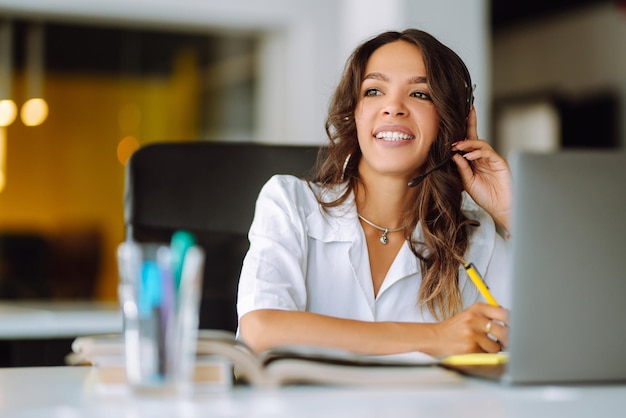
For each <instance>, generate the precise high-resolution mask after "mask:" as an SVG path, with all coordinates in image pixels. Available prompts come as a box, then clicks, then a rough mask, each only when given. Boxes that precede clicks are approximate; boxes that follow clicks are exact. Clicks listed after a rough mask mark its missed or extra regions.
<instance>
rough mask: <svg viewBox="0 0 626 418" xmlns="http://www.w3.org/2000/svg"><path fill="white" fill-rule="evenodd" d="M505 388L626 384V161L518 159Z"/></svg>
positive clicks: (583, 154)
mask: <svg viewBox="0 0 626 418" xmlns="http://www.w3.org/2000/svg"><path fill="white" fill-rule="evenodd" d="M509 162H510V165H511V170H512V174H513V183H514V188H513V193H514V208H513V220H512V228H511V233H512V237H511V239H512V243H511V256H512V257H511V261H512V263H511V269H512V270H511V272H512V274H511V279H512V286H511V291H512V295H511V296H512V297H511V303H512V306H510V307H509V308H510V309H511V313H510V318H509V324H510V329H509V346H508V347H507V351H508V353H509V356H508V363H506V364H497V365H494V366H478V367H468V368H464V369H463V370H461V371H463V372H465V373H467V374H475V375H476V374H477V375H480V376H482V377H489V378H493V379H499V380H500V381H501V382H503V383H505V384H551V383H590V382H619V381H626V153H624V152H622V151H613V152H609V151H590V150H585V151H561V152H558V153H553V154H545V153H543V154H540V153H531V152H518V153H516V154H513V155H512V156H511V158H510V161H509Z"/></svg>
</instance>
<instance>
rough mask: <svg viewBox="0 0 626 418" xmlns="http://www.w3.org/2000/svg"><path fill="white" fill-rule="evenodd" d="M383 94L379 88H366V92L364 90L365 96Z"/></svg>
mask: <svg viewBox="0 0 626 418" xmlns="http://www.w3.org/2000/svg"><path fill="white" fill-rule="evenodd" d="M381 94H382V93H381V92H380V90H378V89H366V90H365V92H363V96H365V97H369V96H380V95H381Z"/></svg>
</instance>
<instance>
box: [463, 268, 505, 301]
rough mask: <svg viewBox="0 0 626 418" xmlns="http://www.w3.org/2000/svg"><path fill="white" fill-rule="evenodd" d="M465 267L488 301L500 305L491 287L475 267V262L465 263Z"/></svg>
mask: <svg viewBox="0 0 626 418" xmlns="http://www.w3.org/2000/svg"><path fill="white" fill-rule="evenodd" d="M463 267H465V271H467V275H468V276H469V278H470V279H472V281H473V282H474V284H475V285H476V287H477V288H478V291H479V292H480V294H481V295H483V297H484V298H485V300H486V301H487V303H488V304H490V305H492V306H500V304H499V303H498V302H496V300H495V298H494V297H493V295H492V294H491V292H490V291H489V287H487V284H486V283H485V281H484V280H483V278H482V277H481V276H480V273H478V270H476V267H474V264H472V263H465V264H464V265H463Z"/></svg>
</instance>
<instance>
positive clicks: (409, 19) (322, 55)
mask: <svg viewBox="0 0 626 418" xmlns="http://www.w3.org/2000/svg"><path fill="white" fill-rule="evenodd" d="M487 4H488V0H439V1H436V2H435V1H430V0H386V1H375V0H337V1H335V0H315V1H307V0H264V1H259V0H228V1H218V0H215V1H213V0H133V1H129V0H83V1H80V0H0V14H3V15H5V16H9V17H10V16H12V15H13V16H17V17H27V18H42V19H49V20H50V19H53V20H57V21H60V20H64V21H76V22H81V23H83V24H84V23H93V24H106V25H133V26H152V27H159V28H160V29H166V28H170V29H172V30H190V31H207V32H213V31H246V32H253V33H258V34H260V35H259V36H260V37H261V39H262V42H261V52H262V53H261V54H260V55H259V57H258V64H259V69H260V80H261V83H260V85H259V92H258V93H259V94H258V97H259V99H258V100H259V103H258V104H257V108H258V109H259V113H258V115H257V126H258V132H257V133H256V139H257V140H259V141H265V142H296V143H313V144H315V143H321V142H324V141H325V135H324V130H323V124H324V119H325V115H326V109H327V105H328V101H329V96H330V94H331V92H332V90H333V89H334V87H335V85H336V83H337V81H338V77H339V75H340V73H341V70H342V69H343V65H344V62H345V59H346V58H347V56H348V54H349V52H350V51H351V50H352V49H353V48H354V47H355V46H356V44H357V43H359V42H361V41H362V40H364V39H366V38H368V37H370V36H372V35H374V34H375V33H378V32H380V31H382V30H388V29H393V30H401V29H404V28H406V27H409V26H414V27H418V28H421V29H425V30H427V31H429V32H431V33H432V34H433V35H435V36H436V37H438V38H439V39H440V40H441V41H443V42H444V43H446V44H447V45H449V46H450V47H452V49H454V50H455V51H457V52H458V53H459V55H460V56H461V57H462V58H464V59H465V60H466V62H467V64H468V66H469V68H470V71H471V72H472V76H473V78H474V81H475V82H476V84H477V85H478V92H477V101H476V105H477V108H478V112H479V126H480V127H481V134H482V133H485V135H484V136H485V137H488V133H487V132H486V130H487V128H488V127H489V107H488V106H489V103H490V94H491V93H490V91H491V90H490V82H489V77H490V74H489V70H488V68H489V61H490V54H489V45H490V39H489V28H488V24H487V18H486V16H487Z"/></svg>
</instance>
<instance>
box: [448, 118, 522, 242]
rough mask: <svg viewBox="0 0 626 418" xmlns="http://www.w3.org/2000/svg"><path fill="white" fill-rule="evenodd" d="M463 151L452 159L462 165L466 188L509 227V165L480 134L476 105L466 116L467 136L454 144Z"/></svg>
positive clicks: (510, 193)
mask: <svg viewBox="0 0 626 418" xmlns="http://www.w3.org/2000/svg"><path fill="white" fill-rule="evenodd" d="M452 150H453V151H461V152H462V153H463V155H461V154H458V153H457V154H455V155H454V156H453V157H452V159H453V160H454V162H455V163H456V165H457V168H458V169H459V173H460V174H461V178H462V179H463V185H464V186H465V190H466V191H467V192H468V193H469V194H470V196H471V197H472V199H474V201H475V202H476V203H477V204H478V205H479V206H480V207H482V208H483V209H485V210H486V211H487V212H489V214H490V215H491V216H492V217H493V218H494V220H495V221H496V223H497V224H498V225H500V226H501V227H503V228H504V229H506V230H508V229H509V221H510V212H511V201H512V194H513V191H512V182H511V172H510V170H509V165H508V163H507V162H506V160H505V159H504V158H502V157H501V156H500V155H499V154H498V153H496V152H495V151H494V149H493V148H492V147H491V146H490V145H489V144H488V143H487V141H484V140H482V139H479V138H478V131H477V128H476V109H475V108H472V110H471V111H470V113H469V116H468V118H467V137H466V139H465V140H464V141H458V142H456V143H454V144H453V145H452Z"/></svg>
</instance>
